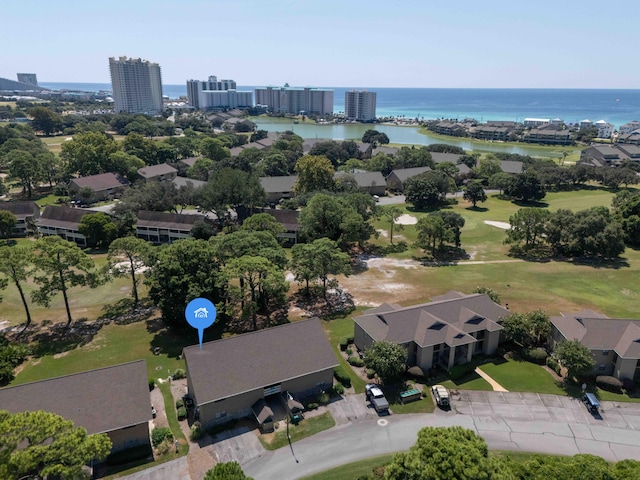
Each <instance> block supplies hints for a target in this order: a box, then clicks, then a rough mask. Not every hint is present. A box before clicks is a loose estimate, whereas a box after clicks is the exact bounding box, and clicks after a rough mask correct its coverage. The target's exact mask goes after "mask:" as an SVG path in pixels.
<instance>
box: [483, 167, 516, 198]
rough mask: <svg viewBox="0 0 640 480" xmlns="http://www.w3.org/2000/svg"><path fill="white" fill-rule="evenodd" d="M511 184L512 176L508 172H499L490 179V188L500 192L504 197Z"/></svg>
mask: <svg viewBox="0 0 640 480" xmlns="http://www.w3.org/2000/svg"><path fill="white" fill-rule="evenodd" d="M509 182H511V175H509V174H508V173H506V172H498V173H494V174H493V175H491V176H490V177H489V181H488V185H489V188H491V189H493V190H498V192H499V193H500V195H502V192H503V191H504V189H505V188H507V187H508V186H509Z"/></svg>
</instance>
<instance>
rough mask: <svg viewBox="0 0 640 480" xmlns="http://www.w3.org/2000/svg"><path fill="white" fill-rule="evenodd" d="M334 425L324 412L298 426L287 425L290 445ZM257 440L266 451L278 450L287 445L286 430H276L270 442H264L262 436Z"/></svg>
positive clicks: (329, 415) (333, 421) (331, 418)
mask: <svg viewBox="0 0 640 480" xmlns="http://www.w3.org/2000/svg"><path fill="white" fill-rule="evenodd" d="M335 424H336V421H335V420H334V419H333V417H332V416H331V413H330V412H325V413H323V414H321V415H318V416H317V417H311V418H305V419H304V420H302V421H301V422H300V423H299V424H298V425H294V424H292V423H289V436H290V437H291V443H294V442H297V441H298V440H302V439H303V438H307V437H310V436H312V435H315V434H316V433H320V432H322V431H323V430H328V429H329V428H332V427H334V426H335ZM259 438H260V443H262V446H263V447H264V448H266V449H267V450H277V449H278V448H282V447H284V446H285V445H288V444H289V440H288V439H287V430H286V428H283V427H281V428H280V429H279V430H276V432H275V433H274V434H273V437H272V440H271V441H270V442H267V441H265V439H264V437H263V436H262V435H261V436H260V437H259Z"/></svg>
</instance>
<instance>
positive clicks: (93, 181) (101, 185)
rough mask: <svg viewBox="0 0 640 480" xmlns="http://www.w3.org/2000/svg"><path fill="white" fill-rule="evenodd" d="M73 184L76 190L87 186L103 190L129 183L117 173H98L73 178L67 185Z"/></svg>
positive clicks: (94, 189)
mask: <svg viewBox="0 0 640 480" xmlns="http://www.w3.org/2000/svg"><path fill="white" fill-rule="evenodd" d="M73 185H75V186H76V188H77V189H78V190H81V189H83V188H85V187H89V188H90V189H91V190H93V191H94V192H103V191H105V190H110V189H112V188H120V187H123V186H127V185H129V180H126V179H124V178H122V177H121V176H120V175H118V174H117V173H111V172H109V173H100V174H98V175H89V176H87V177H80V178H74V179H72V180H71V181H70V182H69V186H73Z"/></svg>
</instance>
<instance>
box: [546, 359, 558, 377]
mask: <svg viewBox="0 0 640 480" xmlns="http://www.w3.org/2000/svg"><path fill="white" fill-rule="evenodd" d="M546 363H547V367H549V368H550V369H551V370H553V371H554V372H556V375H561V367H560V364H559V363H558V362H557V361H556V360H555V358H553V357H547V360H546Z"/></svg>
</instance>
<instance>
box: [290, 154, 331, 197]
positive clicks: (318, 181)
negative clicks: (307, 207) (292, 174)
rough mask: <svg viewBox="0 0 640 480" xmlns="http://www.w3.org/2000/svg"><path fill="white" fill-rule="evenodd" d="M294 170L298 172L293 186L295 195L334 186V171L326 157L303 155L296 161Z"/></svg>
mask: <svg viewBox="0 0 640 480" xmlns="http://www.w3.org/2000/svg"><path fill="white" fill-rule="evenodd" d="M295 171H296V173H297V174H298V179H297V180H296V184H295V186H294V187H293V188H294V191H295V193H296V195H301V194H303V193H308V192H315V191H320V190H328V191H332V190H334V188H335V181H334V179H333V176H334V174H335V173H336V172H335V170H334V169H333V165H332V164H331V161H330V160H329V159H328V158H327V157H324V156H317V155H305V156H304V157H302V158H301V159H300V160H298V162H297V163H296V167H295Z"/></svg>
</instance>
